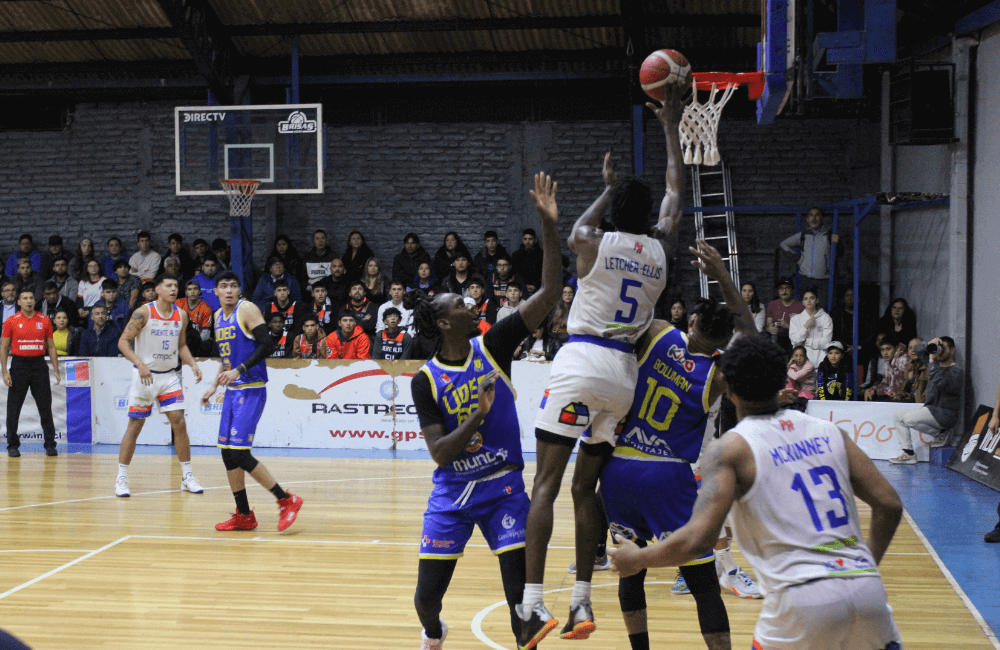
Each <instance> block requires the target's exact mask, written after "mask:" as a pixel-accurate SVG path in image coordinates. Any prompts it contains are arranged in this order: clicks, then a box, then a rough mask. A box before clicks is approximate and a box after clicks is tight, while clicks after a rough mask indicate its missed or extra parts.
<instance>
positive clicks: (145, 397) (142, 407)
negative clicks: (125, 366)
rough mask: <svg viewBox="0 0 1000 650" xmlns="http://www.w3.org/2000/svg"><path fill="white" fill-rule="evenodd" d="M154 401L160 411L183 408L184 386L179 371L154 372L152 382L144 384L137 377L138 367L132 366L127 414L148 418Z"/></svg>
mask: <svg viewBox="0 0 1000 650" xmlns="http://www.w3.org/2000/svg"><path fill="white" fill-rule="evenodd" d="M154 401H155V402H156V407H157V408H158V409H159V411H160V413H166V412H167V411H183V410H184V387H183V385H182V384H181V373H180V371H176V370H171V371H169V372H154V373H153V383H152V384H150V385H149V386H144V385H143V383H142V381H141V380H140V379H139V369H138V368H132V385H131V386H130V387H129V389H128V416H129V417H130V418H148V417H149V414H150V413H151V412H152V410H153V402H154Z"/></svg>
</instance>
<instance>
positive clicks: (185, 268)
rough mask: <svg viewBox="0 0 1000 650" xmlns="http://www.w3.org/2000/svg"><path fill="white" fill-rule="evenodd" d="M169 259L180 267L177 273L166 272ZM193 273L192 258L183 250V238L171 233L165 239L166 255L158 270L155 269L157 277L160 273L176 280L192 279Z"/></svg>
mask: <svg viewBox="0 0 1000 650" xmlns="http://www.w3.org/2000/svg"><path fill="white" fill-rule="evenodd" d="M170 259H175V260H177V264H178V266H179V267H180V269H179V272H178V273H171V272H170V271H168V270H167V260H170ZM195 271H196V268H195V263H194V258H192V257H191V253H189V252H187V250H186V249H185V248H184V237H182V236H181V234H180V233H176V232H175V233H171V235H170V236H169V237H167V254H166V256H164V257H163V259H162V260H161V261H160V268H159V269H157V275H159V274H160V273H170V275H173V276H174V277H177V278H181V277H184V278H190V277H194V274H195Z"/></svg>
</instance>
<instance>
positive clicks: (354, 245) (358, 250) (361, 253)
mask: <svg viewBox="0 0 1000 650" xmlns="http://www.w3.org/2000/svg"><path fill="white" fill-rule="evenodd" d="M373 257H375V252H374V251H373V250H372V249H371V248H369V247H368V244H367V243H366V242H365V236H364V235H362V234H361V233H360V232H358V229H357V228H352V229H351V234H350V235H349V236H348V237H347V248H346V249H344V255H343V256H342V257H341V258H340V261H341V262H343V263H344V268H345V269H346V271H345V275H346V276H347V281H348V282H354V281H355V280H361V279H362V278H364V277H365V265H366V264H367V263H368V260H370V259H371V258H373Z"/></svg>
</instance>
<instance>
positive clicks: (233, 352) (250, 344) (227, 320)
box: [215, 300, 267, 388]
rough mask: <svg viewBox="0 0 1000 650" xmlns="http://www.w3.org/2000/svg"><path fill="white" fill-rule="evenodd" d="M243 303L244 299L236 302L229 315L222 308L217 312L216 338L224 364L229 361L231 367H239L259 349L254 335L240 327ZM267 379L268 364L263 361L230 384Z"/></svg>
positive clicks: (235, 386)
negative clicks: (240, 312) (249, 334)
mask: <svg viewBox="0 0 1000 650" xmlns="http://www.w3.org/2000/svg"><path fill="white" fill-rule="evenodd" d="M242 304H243V301H242V300H241V301H239V302H238V303H236V309H234V310H233V313H232V314H230V315H229V316H226V315H225V313H223V311H222V310H221V309H220V310H219V311H217V312H215V340H216V341H217V342H218V345H219V356H221V357H222V365H223V366H225V365H227V364H226V362H227V361H228V362H229V364H228V367H229V368H236V367H238V366H239V365H240V364H241V363H243V362H244V361H246V360H247V359H248V358H249V357H250V355H251V354H253V351H254V350H256V349H257V342H256V341H254V339H253V336H248V335H247V333H246V332H244V331H243V328H242V327H240V323H239V311H240V305H242ZM265 381H267V365H266V364H265V363H264V362H263V361H262V362H260V363H258V364H257V365H256V366H254V367H253V368H250V369H249V370H247V371H246V372H244V373H243V374H242V375H240V376H239V379H237V380H236V381H234V382H232V383H230V384H229V386H230V387H231V388H239V387H240V386H244V385H246V384H259V383H262V382H265Z"/></svg>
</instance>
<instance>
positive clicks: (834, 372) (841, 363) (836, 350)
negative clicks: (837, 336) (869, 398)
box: [816, 341, 854, 402]
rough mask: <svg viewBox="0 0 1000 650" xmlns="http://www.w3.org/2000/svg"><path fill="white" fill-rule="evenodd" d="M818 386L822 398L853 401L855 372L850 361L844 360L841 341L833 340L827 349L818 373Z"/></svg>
mask: <svg viewBox="0 0 1000 650" xmlns="http://www.w3.org/2000/svg"><path fill="white" fill-rule="evenodd" d="M816 387H817V391H818V393H819V399H821V400H831V401H842V402H849V401H851V396H852V395H853V394H854V373H853V372H851V366H850V362H849V361H845V360H844V344H843V343H841V342H840V341H834V342H832V343H831V344H830V347H828V348H827V349H826V358H825V359H823V362H822V363H820V364H819V369H818V371H817V373H816Z"/></svg>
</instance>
